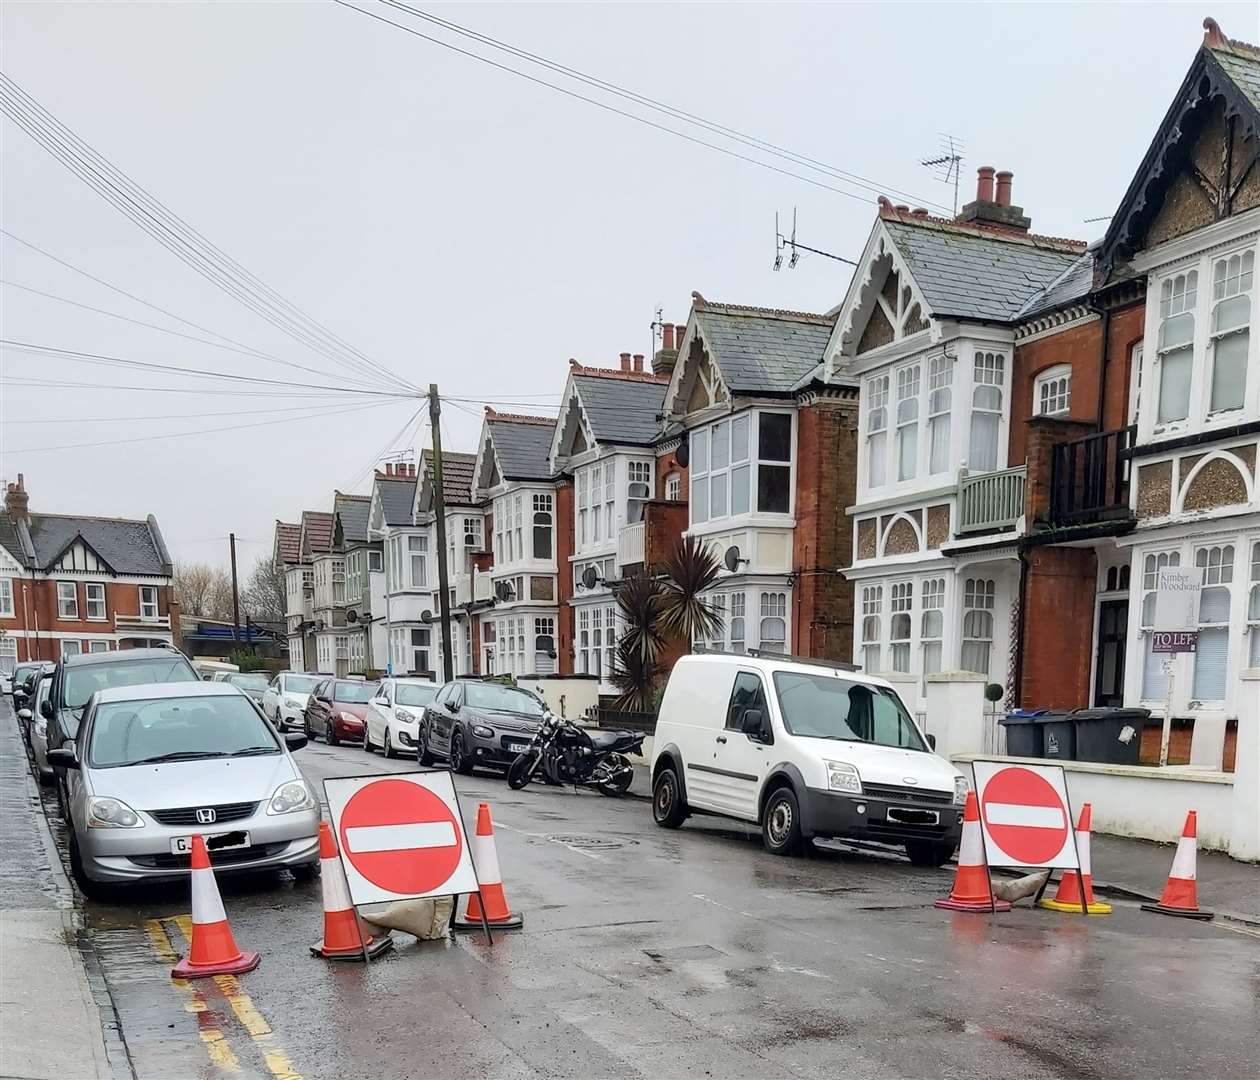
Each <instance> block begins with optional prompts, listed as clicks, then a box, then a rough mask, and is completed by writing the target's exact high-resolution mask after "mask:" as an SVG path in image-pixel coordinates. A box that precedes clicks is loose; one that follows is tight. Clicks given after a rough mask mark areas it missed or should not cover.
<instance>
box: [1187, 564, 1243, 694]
mask: <svg viewBox="0 0 1260 1080" xmlns="http://www.w3.org/2000/svg"><path fill="white" fill-rule="evenodd" d="M1194 564H1195V566H1197V567H1199V569H1200V570H1202V571H1203V590H1202V592H1200V593H1199V624H1198V626H1199V643H1198V646H1197V647H1196V649H1195V653H1194V686H1193V689H1192V691H1191V696H1192V697H1193V698H1194V699H1195V700H1196V701H1223V700H1224V698H1225V682H1226V678H1227V676H1228V674H1229V609H1230V584H1231V583H1232V582H1233V580H1234V546H1233V545H1232V544H1223V545H1219V546H1213V547H1204V548H1199V549H1198V550H1197V551H1196V552H1195V554H1194Z"/></svg>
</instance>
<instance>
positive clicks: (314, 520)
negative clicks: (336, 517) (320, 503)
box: [302, 510, 333, 555]
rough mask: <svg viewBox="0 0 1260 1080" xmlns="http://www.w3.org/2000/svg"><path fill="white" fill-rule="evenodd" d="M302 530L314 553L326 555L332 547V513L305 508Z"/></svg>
mask: <svg viewBox="0 0 1260 1080" xmlns="http://www.w3.org/2000/svg"><path fill="white" fill-rule="evenodd" d="M302 531H303V533H305V534H306V537H307V541H308V544H309V546H310V549H311V554H312V555H325V554H327V553H328V552H329V551H330V550H331V549H332V533H333V516H332V514H330V513H328V512H326V511H324V510H303V511H302Z"/></svg>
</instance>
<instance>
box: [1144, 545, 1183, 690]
mask: <svg viewBox="0 0 1260 1080" xmlns="http://www.w3.org/2000/svg"><path fill="white" fill-rule="evenodd" d="M1141 559H1142V573H1141V577H1140V578H1139V580H1140V582H1141V604H1140V606H1139V607H1138V628H1139V634H1140V635H1141V637H1142V673H1141V675H1140V676H1139V682H1138V693H1139V697H1140V699H1141V700H1142V701H1163V699H1164V695H1165V694H1166V692H1167V687H1168V679H1167V676H1166V675H1164V674H1163V671H1162V666H1163V664H1162V662H1163V657H1162V656H1161V654H1159V653H1155V652H1152V648H1153V646H1154V642H1155V633H1154V626H1155V587H1156V585H1157V584H1158V583H1159V572H1160V571H1161V570H1164V569H1167V568H1170V567H1174V568H1175V567H1178V566H1180V565H1181V552H1180V550H1178V549H1176V548H1173V549H1168V550H1161V551H1145V552H1143V553H1142V554H1141ZM1157 668H1159V674H1156V669H1157ZM1148 677H1149V678H1151V679H1153V680H1155V681H1154V682H1152V683H1151V686H1152V688H1154V689H1155V692H1153V693H1150V694H1148V693H1147V692H1146V691H1147V679H1148ZM1156 684H1158V686H1157V687H1156Z"/></svg>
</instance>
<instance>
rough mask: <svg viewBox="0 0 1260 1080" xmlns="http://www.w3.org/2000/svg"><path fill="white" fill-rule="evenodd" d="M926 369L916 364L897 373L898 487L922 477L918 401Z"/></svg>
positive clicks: (900, 368)
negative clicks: (920, 469)
mask: <svg viewBox="0 0 1260 1080" xmlns="http://www.w3.org/2000/svg"><path fill="white" fill-rule="evenodd" d="M922 392H923V368H922V367H921V366H920V365H919V364H918V363H917V362H916V363H913V364H905V365H903V366H902V367H899V368H898V369H897V483H899V484H902V483H907V482H909V481H911V480H914V479H915V477H916V476H918V474H919V409H920V406H919V397H920V395H921V394H922Z"/></svg>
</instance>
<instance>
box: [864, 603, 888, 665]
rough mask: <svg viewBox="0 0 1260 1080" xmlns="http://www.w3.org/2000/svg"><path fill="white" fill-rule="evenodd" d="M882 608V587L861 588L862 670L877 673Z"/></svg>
mask: <svg viewBox="0 0 1260 1080" xmlns="http://www.w3.org/2000/svg"><path fill="white" fill-rule="evenodd" d="M883 608H884V587H883V586H882V585H866V586H864V587H863V589H862V670H863V671H865V672H866V673H867V674H868V675H877V674H879V643H880V641H881V639H882V633H881V630H880V616H881V615H882V614H883Z"/></svg>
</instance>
